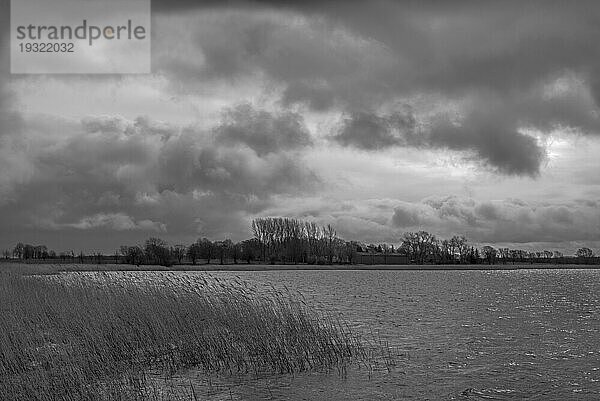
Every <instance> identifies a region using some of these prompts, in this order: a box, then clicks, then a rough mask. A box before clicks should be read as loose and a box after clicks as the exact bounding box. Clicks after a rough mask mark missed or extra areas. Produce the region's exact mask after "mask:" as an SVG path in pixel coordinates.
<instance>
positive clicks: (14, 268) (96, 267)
mask: <svg viewBox="0 0 600 401" xmlns="http://www.w3.org/2000/svg"><path fill="white" fill-rule="evenodd" d="M518 269H537V270H541V269H600V265H584V264H552V263H537V264H524V263H517V264H514V265H513V264H494V265H487V264H477V265H338V264H334V265H307V264H298V265H291V264H289V265H280V264H273V265H272V264H226V265H220V264H198V265H190V264H182V265H173V266H169V267H165V266H158V265H140V266H136V265H128V264H81V263H65V264H43V263H34V264H25V263H19V262H0V271H5V272H6V271H11V272H16V273H18V272H22V271H28V272H31V271H35V272H38V273H39V274H53V273H58V272H102V271H106V272H110V271H164V272H168V271H206V272H211V271H214V272H216V271H232V272H235V271H240V272H243V271H278V270H518Z"/></svg>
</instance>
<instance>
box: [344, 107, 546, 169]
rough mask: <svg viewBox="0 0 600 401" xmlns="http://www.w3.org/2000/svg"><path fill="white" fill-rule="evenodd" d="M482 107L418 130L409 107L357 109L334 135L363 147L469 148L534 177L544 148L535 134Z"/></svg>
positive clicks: (489, 161)
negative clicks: (455, 119) (375, 110)
mask: <svg viewBox="0 0 600 401" xmlns="http://www.w3.org/2000/svg"><path fill="white" fill-rule="evenodd" d="M485 106H490V108H489V110H488V109H482V110H479V109H476V110H473V111H472V112H471V113H470V114H469V115H468V116H467V118H466V119H464V120H463V121H461V122H459V123H455V122H452V121H449V120H448V119H447V118H444V119H439V120H437V121H435V122H434V124H433V126H432V127H431V128H421V129H418V130H417V129H416V122H415V118H414V117H413V116H412V115H411V113H410V111H406V112H403V113H396V114H392V115H389V116H379V115H377V114H374V113H355V114H353V115H352V116H351V117H350V118H348V119H346V120H345V122H344V123H343V124H342V128H341V132H340V133H339V134H337V135H335V136H333V137H332V139H333V140H334V141H336V142H338V143H340V144H342V145H344V146H353V147H356V148H359V149H365V150H379V149H385V148H389V147H392V146H412V147H417V148H444V149H450V150H456V151H471V152H473V153H474V154H475V155H477V156H478V158H479V159H481V160H483V161H484V162H486V163H487V164H488V165H490V166H491V167H493V168H495V169H497V170H498V171H499V172H501V173H504V174H516V175H522V174H527V175H531V176H535V175H537V174H538V173H539V167H540V164H541V162H542V161H543V160H544V157H545V151H544V149H543V148H542V147H541V146H540V145H539V144H538V142H537V140H536V139H535V138H533V137H530V136H527V135H524V134H521V133H519V132H518V131H517V124H516V122H515V121H512V120H509V119H507V116H506V115H504V114H502V113H501V112H500V114H498V110H497V109H494V108H493V107H491V104H486V105H485ZM485 106H484V108H485Z"/></svg>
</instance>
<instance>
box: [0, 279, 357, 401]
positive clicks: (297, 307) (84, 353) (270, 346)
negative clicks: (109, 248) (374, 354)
mask: <svg viewBox="0 0 600 401" xmlns="http://www.w3.org/2000/svg"><path fill="white" fill-rule="evenodd" d="M361 355H364V352H363V350H362V347H361V344H360V341H359V340H358V338H357V337H356V336H354V335H353V334H352V333H351V332H350V331H349V330H348V329H347V327H346V326H344V325H343V324H342V323H340V322H338V321H337V320H335V319H332V318H330V317H327V316H325V315H323V314H320V313H316V312H314V311H312V310H310V309H309V308H307V307H306V306H305V304H304V303H303V300H302V298H301V297H299V296H294V295H292V294H291V293H290V292H289V291H285V290H283V291H281V290H275V289H270V290H269V291H264V290H262V289H261V290H260V291H259V290H257V289H256V288H253V287H251V286H250V285H248V284H246V283H243V282H241V281H236V282H224V281H221V280H218V279H217V278H213V277H210V276H207V275H186V276H182V275H175V274H169V273H145V274H143V275H142V274H134V273H129V274H127V273H99V274H98V273H96V274H93V273H72V274H67V275H55V276H23V275H19V274H15V273H0V394H2V395H3V397H4V398H3V399H7V400H120V399H122V400H130V399H131V400H133V399H149V398H152V397H151V395H152V394H150V392H151V390H150V389H149V386H148V379H147V377H148V373H149V372H153V373H157V372H158V373H159V374H160V375H161V376H164V377H169V376H170V375H173V374H175V373H176V372H178V371H181V370H182V369H185V368H195V369H200V370H204V371H206V372H209V373H214V372H222V373H253V374H258V373H265V372H269V373H295V372H301V371H306V370H324V369H332V368H339V367H343V366H345V364H346V363H347V362H348V361H349V360H350V359H352V358H356V357H359V358H360V357H361ZM153 391H154V393H153V394H154V395H155V396H156V394H157V392H156V389H154V390H153Z"/></svg>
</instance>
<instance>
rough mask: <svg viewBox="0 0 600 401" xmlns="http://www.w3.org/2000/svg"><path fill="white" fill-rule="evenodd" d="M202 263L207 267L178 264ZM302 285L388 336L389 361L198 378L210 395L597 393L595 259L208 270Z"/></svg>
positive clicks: (309, 296)
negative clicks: (392, 361) (580, 263)
mask: <svg viewBox="0 0 600 401" xmlns="http://www.w3.org/2000/svg"><path fill="white" fill-rule="evenodd" d="M182 274H204V273H182ZM211 274H213V275H217V276H218V277H220V278H227V277H231V278H234V277H236V276H237V277H240V278H242V279H244V280H247V281H250V282H254V283H272V284H274V285H276V286H283V285H285V286H287V287H288V288H290V289H296V290H299V291H301V292H302V293H303V294H304V296H305V298H306V300H307V302H308V303H309V304H312V305H313V306H316V307H318V308H323V309H325V310H328V311H331V312H332V313H337V314H339V315H340V316H341V317H342V318H343V319H344V320H346V321H348V322H349V323H350V324H351V326H353V327H354V328H355V329H356V330H357V331H360V332H362V333H364V334H371V333H372V334H374V335H375V336H376V337H380V338H381V339H383V340H385V341H387V342H388V343H389V345H390V346H391V347H392V352H394V354H395V355H396V356H397V362H398V363H397V365H396V366H395V367H394V368H392V370H391V371H389V372H388V371H387V370H382V371H378V372H375V373H374V374H373V375H372V376H371V377H369V374H368V373H367V372H366V371H364V370H362V371H360V370H357V369H351V370H350V371H349V372H348V375H347V377H346V378H342V377H340V376H339V375H338V374H337V373H335V372H333V373H331V374H319V373H312V374H305V375H300V376H295V377H291V376H273V377H267V378H259V379H252V380H249V379H248V378H235V377H231V378H214V379H211V382H210V385H209V384H208V382H207V379H206V378H203V377H201V376H200V375H196V374H194V372H189V373H188V374H187V376H188V377H189V378H192V379H193V380H195V383H196V385H197V388H198V389H202V393H203V398H208V399H250V400H252V399H291V400H346V399H365V400H391V399H418V400H445V399H456V400H461V399H464V400H477V399H515V400H521V399H528V400H597V399H600V337H599V336H598V334H599V333H598V330H599V329H600V271H598V270H513V271H271V272H235V273H225V272H222V273H211Z"/></svg>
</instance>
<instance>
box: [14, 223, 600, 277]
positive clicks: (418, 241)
mask: <svg viewBox="0 0 600 401" xmlns="http://www.w3.org/2000/svg"><path fill="white" fill-rule="evenodd" d="M251 228H252V232H253V234H254V238H251V239H248V240H245V241H241V242H233V241H231V240H230V239H225V240H223V241H211V240H209V239H207V238H201V239H198V240H197V241H196V242H194V243H193V244H191V245H189V246H185V245H175V246H170V245H169V244H168V243H167V242H165V241H164V240H162V239H160V238H149V239H147V240H146V241H145V243H144V244H143V245H141V246H140V245H133V246H121V247H120V248H119V250H118V251H117V252H116V254H115V255H114V260H115V261H119V260H121V261H122V262H124V263H128V264H135V265H140V264H160V265H167V266H168V265H171V264H175V263H178V264H181V263H184V262H188V263H192V264H196V263H198V262H199V261H201V260H202V261H205V262H206V263H211V262H213V261H217V262H219V263H221V264H225V263H229V262H231V261H232V262H233V263H238V262H239V261H244V262H246V263H251V262H253V261H262V262H263V263H292V264H297V263H309V264H332V263H349V264H352V263H355V262H356V259H357V254H358V253H359V252H364V253H370V254H399V255H403V256H406V258H407V262H409V263H416V264H476V263H482V262H484V263H489V264H494V263H498V262H500V263H508V262H512V263H515V262H533V261H536V262H539V261H550V260H552V261H562V262H561V263H564V260H563V259H566V258H564V256H563V254H562V253H561V252H559V251H538V252H530V251H523V250H518V249H509V248H498V249H496V248H493V247H491V246H484V247H483V248H481V251H480V250H479V249H477V248H475V247H474V246H471V245H470V244H469V243H468V240H467V238H465V237H464V236H453V237H452V238H450V239H438V238H436V236H434V235H432V234H430V233H428V232H426V231H418V232H407V233H405V234H404V235H403V236H402V239H401V244H400V246H398V247H397V248H394V246H393V245H388V244H379V245H374V244H369V245H364V244H361V243H359V242H355V241H345V240H343V239H341V238H339V237H338V236H337V232H336V231H335V229H334V228H333V227H332V226H331V225H327V226H319V225H317V224H316V223H314V222H310V221H303V220H299V219H293V218H282V217H276V218H273V217H268V218H258V219H255V220H253V221H252V225H251ZM4 256H5V258H7V259H8V258H9V257H10V256H11V252H9V251H4ZM575 256H576V257H577V258H579V259H580V260H589V259H592V258H593V257H594V253H593V251H592V250H591V249H590V248H586V247H583V248H580V249H578V250H577V252H576V255H575ZM12 257H13V258H18V259H21V260H26V259H44V260H45V259H56V258H60V259H69V258H70V259H72V260H75V258H76V257H75V254H74V253H73V252H70V253H61V254H60V255H58V256H57V255H56V253H55V252H54V251H50V250H48V248H47V247H46V246H43V245H39V246H33V245H28V244H22V243H19V244H17V245H16V246H15V248H14V249H13V250H12ZM78 258H79V260H80V261H81V263H83V262H84V260H86V259H85V257H84V255H83V253H80V254H79V255H78ZM92 258H95V259H97V261H98V263H101V262H100V261H101V260H103V255H101V254H100V253H97V254H94V255H93V256H92ZM88 259H89V257H88Z"/></svg>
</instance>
